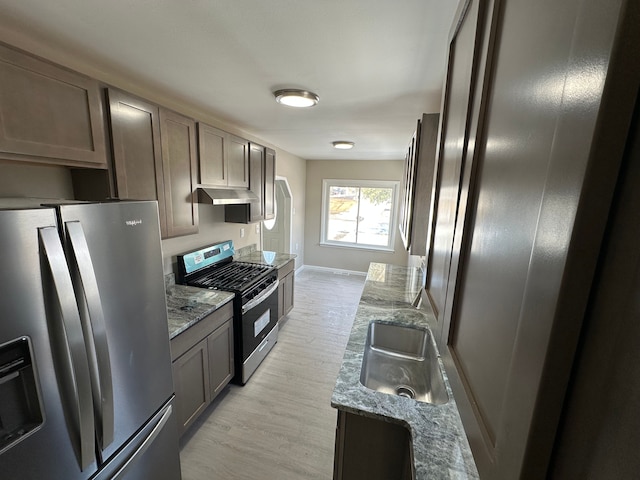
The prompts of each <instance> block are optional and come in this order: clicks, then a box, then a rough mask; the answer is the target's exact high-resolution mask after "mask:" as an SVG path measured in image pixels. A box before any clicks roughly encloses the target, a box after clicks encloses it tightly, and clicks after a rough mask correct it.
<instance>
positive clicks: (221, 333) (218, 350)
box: [207, 319, 235, 400]
mask: <svg viewBox="0 0 640 480" xmlns="http://www.w3.org/2000/svg"><path fill="white" fill-rule="evenodd" d="M207 343H208V349H209V378H210V388H211V400H213V399H214V398H215V397H216V396H217V395H218V394H219V393H220V391H222V389H223V388H224V387H225V386H226V385H227V384H228V383H229V382H230V381H231V379H232V378H233V375H234V373H235V369H234V364H233V319H229V320H228V321H227V322H226V323H225V324H224V325H222V326H221V327H219V328H218V329H217V330H216V331H215V332H213V333H212V334H211V335H209V337H208V338H207Z"/></svg>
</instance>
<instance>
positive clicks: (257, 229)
mask: <svg viewBox="0 0 640 480" xmlns="http://www.w3.org/2000/svg"><path fill="white" fill-rule="evenodd" d="M256 233H260V224H259V223H256Z"/></svg>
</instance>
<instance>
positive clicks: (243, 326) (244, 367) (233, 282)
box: [177, 240, 278, 385]
mask: <svg viewBox="0 0 640 480" xmlns="http://www.w3.org/2000/svg"><path fill="white" fill-rule="evenodd" d="M234 253H235V250H234V248H233V242H232V241H231V240H227V241H225V242H221V243H217V244H214V245H210V246H208V247H204V248H201V249H199V250H195V251H193V252H189V253H185V254H183V255H178V277H177V282H178V283H181V284H184V285H190V286H194V287H201V288H208V289H212V290H225V291H228V292H233V293H235V298H234V300H233V321H234V325H233V327H234V350H235V353H234V358H235V371H236V375H235V377H234V382H235V383H239V384H241V385H244V384H245V383H246V382H247V380H249V377H251V375H252V374H253V373H254V372H255V371H256V369H257V368H258V366H259V365H260V363H262V361H263V360H264V358H265V357H266V356H267V354H268V353H269V352H270V351H271V349H272V348H273V346H274V345H275V343H276V342H277V340H278V272H277V270H276V269H275V268H274V267H271V266H267V265H259V264H254V263H246V262H240V261H234V260H233V255H234Z"/></svg>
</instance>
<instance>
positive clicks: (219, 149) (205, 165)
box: [198, 122, 228, 187]
mask: <svg viewBox="0 0 640 480" xmlns="http://www.w3.org/2000/svg"><path fill="white" fill-rule="evenodd" d="M226 135H227V134H226V132H223V131H222V130H218V129H217V128H213V127H212V126H210V125H207V124H206V123H202V122H198V157H199V160H200V162H199V163H200V182H201V183H203V184H204V185H216V186H222V187H226V186H227V183H228V170H227V161H226V158H225V154H226V152H225V150H226V149H225V136H226Z"/></svg>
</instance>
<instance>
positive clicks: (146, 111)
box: [107, 89, 167, 237]
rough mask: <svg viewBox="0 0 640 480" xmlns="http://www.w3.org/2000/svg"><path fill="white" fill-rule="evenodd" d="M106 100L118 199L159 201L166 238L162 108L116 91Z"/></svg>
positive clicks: (163, 234)
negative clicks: (161, 139) (161, 125)
mask: <svg viewBox="0 0 640 480" xmlns="http://www.w3.org/2000/svg"><path fill="white" fill-rule="evenodd" d="M107 98H108V109H109V121H110V126H111V142H112V151H113V167H114V180H115V187H116V195H117V197H118V198H120V199H131V200H157V201H158V211H159V214H160V230H161V232H162V236H163V237H166V233H167V219H166V213H165V201H164V180H163V175H162V154H161V145H160V112H159V108H158V106H157V105H154V104H152V103H148V102H145V101H143V100H141V99H138V98H135V97H133V96H132V95H129V94H127V93H124V92H121V91H118V90H114V89H109V90H108V91H107Z"/></svg>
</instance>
